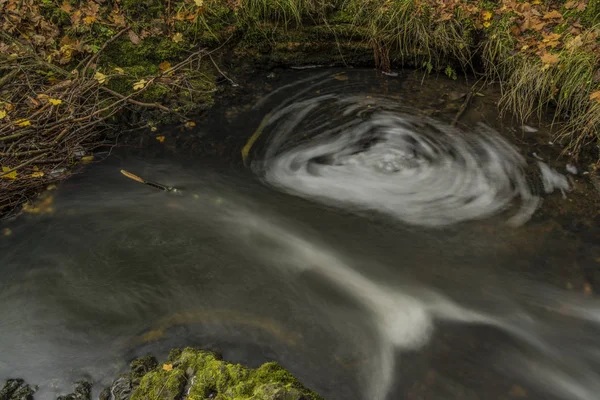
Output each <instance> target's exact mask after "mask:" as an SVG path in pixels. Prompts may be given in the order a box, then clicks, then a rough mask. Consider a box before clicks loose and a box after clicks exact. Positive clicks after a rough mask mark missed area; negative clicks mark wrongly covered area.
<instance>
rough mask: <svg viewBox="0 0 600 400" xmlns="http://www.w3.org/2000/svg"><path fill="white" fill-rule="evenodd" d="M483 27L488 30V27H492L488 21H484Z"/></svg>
mask: <svg viewBox="0 0 600 400" xmlns="http://www.w3.org/2000/svg"><path fill="white" fill-rule="evenodd" d="M483 26H484V27H485V28H489V27H490V26H492V23H491V22H490V21H485V22H484V23H483Z"/></svg>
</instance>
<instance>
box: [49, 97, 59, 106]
mask: <svg viewBox="0 0 600 400" xmlns="http://www.w3.org/2000/svg"><path fill="white" fill-rule="evenodd" d="M48 101H49V102H50V104H52V105H53V106H57V105H59V104H62V100H60V99H52V98H50V99H48Z"/></svg>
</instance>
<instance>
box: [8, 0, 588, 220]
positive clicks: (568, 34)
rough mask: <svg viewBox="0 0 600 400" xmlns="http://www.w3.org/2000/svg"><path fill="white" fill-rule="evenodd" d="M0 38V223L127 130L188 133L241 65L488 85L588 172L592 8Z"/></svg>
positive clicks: (171, 8)
mask: <svg viewBox="0 0 600 400" xmlns="http://www.w3.org/2000/svg"><path fill="white" fill-rule="evenodd" d="M0 25H1V29H0V32H1V33H0V167H1V170H0V216H2V215H7V214H8V212H9V211H10V210H16V209H17V208H15V207H16V206H18V205H21V204H25V206H24V209H25V210H26V211H27V210H28V209H29V210H30V211H33V212H35V210H36V208H34V207H29V208H28V206H27V201H28V200H30V199H31V198H32V196H34V195H35V193H37V192H38V191H39V190H40V189H41V188H44V187H47V186H48V185H49V184H52V183H53V182H56V181H59V180H61V179H64V178H65V177H66V176H68V174H69V171H70V170H71V168H72V167H73V166H75V165H78V164H82V163H86V162H90V161H92V160H93V159H94V152H95V151H97V150H98V149H102V148H105V149H106V148H107V147H109V146H112V145H113V144H114V142H115V140H116V137H117V134H119V133H123V131H124V130H126V129H127V128H124V126H126V124H127V125H128V127H129V128H135V127H144V126H145V127H149V128H150V129H153V126H154V125H155V124H157V123H160V122H167V121H170V122H177V123H181V124H182V125H184V126H188V127H191V126H193V125H194V122H193V120H191V119H190V118H192V116H198V115H199V113H200V111H202V110H203V109H205V108H207V107H209V106H210V105H211V103H212V101H213V96H214V93H215V92H216V91H217V89H218V87H219V85H218V83H220V82H223V83H225V84H231V83H233V80H232V77H235V76H236V74H238V73H241V72H240V68H241V66H242V65H253V66H260V67H273V66H291V65H296V66H298V65H306V64H321V65H331V64H335V65H354V66H376V67H377V68H379V69H381V70H382V71H384V72H386V71H389V70H390V69H391V68H392V67H400V66H411V67H416V68H421V69H423V70H424V71H425V72H426V73H445V74H447V75H448V76H450V77H452V78H455V77H456V76H457V74H463V73H464V74H467V75H468V76H470V77H473V76H474V77H475V79H473V82H474V83H475V85H477V84H482V83H487V82H490V81H497V82H499V83H500V84H501V86H502V93H503V95H502V99H501V102H500V108H501V110H502V111H508V112H511V113H513V114H514V115H516V116H517V117H518V118H520V119H522V120H523V121H527V120H529V119H531V118H536V117H538V116H539V115H541V113H542V112H545V111H546V110H548V109H549V110H551V112H553V113H554V116H555V123H556V127H557V130H556V131H557V134H558V136H559V137H560V140H562V141H563V142H564V143H565V144H566V145H567V151H569V152H570V153H572V154H574V155H577V154H580V153H581V152H582V151H586V152H588V153H589V154H593V156H594V157H596V158H597V156H598V145H599V138H600V136H599V130H600V0H588V1H585V0H581V1H578V0H569V1H562V0H558V1H547V0H531V1H528V2H526V1H517V0H499V1H497V2H494V1H487V0H484V1H467V0H0ZM125 121H126V122H125ZM132 121H134V122H132Z"/></svg>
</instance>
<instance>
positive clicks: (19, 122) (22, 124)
mask: <svg viewBox="0 0 600 400" xmlns="http://www.w3.org/2000/svg"><path fill="white" fill-rule="evenodd" d="M15 124H17V126H20V127H22V128H24V127H26V126H30V125H31V121H29V120H28V119H19V120H16V121H15Z"/></svg>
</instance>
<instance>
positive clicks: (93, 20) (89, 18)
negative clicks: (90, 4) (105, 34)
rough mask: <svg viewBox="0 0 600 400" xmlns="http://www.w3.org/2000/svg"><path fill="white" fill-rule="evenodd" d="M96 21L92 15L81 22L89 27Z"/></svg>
mask: <svg viewBox="0 0 600 400" xmlns="http://www.w3.org/2000/svg"><path fill="white" fill-rule="evenodd" d="M95 21H96V17H95V16H94V15H88V16H87V17H84V18H83V22H84V23H85V24H87V25H91V24H93V23H94V22H95Z"/></svg>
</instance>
